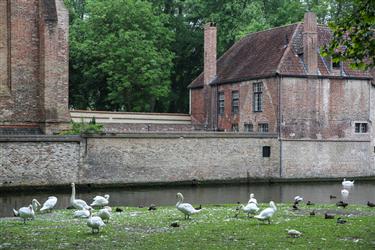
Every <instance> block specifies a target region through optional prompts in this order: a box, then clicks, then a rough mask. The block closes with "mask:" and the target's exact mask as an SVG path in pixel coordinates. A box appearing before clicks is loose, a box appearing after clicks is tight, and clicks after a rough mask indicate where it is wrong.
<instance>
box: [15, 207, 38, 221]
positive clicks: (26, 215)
mask: <svg viewBox="0 0 375 250" xmlns="http://www.w3.org/2000/svg"><path fill="white" fill-rule="evenodd" d="M13 213H14V216H17V217H21V218H22V219H23V223H24V224H25V223H26V220H27V219H30V218H31V219H34V218H35V213H34V209H33V205H29V206H28V207H21V208H20V209H18V211H17V210H15V209H13Z"/></svg>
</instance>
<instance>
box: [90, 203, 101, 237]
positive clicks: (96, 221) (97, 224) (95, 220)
mask: <svg viewBox="0 0 375 250" xmlns="http://www.w3.org/2000/svg"><path fill="white" fill-rule="evenodd" d="M91 210H92V208H91V207H90V208H89V209H88V211H89V218H88V219H87V226H88V227H91V229H92V233H95V230H97V232H98V233H99V230H100V228H101V227H105V224H104V222H103V220H102V218H100V217H99V216H92V212H91Z"/></svg>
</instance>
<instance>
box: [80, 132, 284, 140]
mask: <svg viewBox="0 0 375 250" xmlns="http://www.w3.org/2000/svg"><path fill="white" fill-rule="evenodd" d="M82 137H84V138H181V139H182V138H258V139H268V138H273V139H276V138H278V135H277V134H271V133H269V134H256V133H222V132H190V133H186V132H168V133H160V132H145V133H124V134H122V133H121V134H116V133H112V134H111V133H107V134H100V135H90V134H84V135H82Z"/></svg>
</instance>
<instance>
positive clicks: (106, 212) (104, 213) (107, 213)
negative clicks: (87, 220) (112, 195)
mask: <svg viewBox="0 0 375 250" xmlns="http://www.w3.org/2000/svg"><path fill="white" fill-rule="evenodd" d="M111 212H112V208H111V207H108V206H105V207H104V208H102V209H100V210H99V212H98V213H97V216H99V217H100V218H102V220H103V221H106V222H107V223H108V221H109V219H110V218H111Z"/></svg>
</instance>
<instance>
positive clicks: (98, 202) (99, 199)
mask: <svg viewBox="0 0 375 250" xmlns="http://www.w3.org/2000/svg"><path fill="white" fill-rule="evenodd" d="M108 203H109V194H105V195H104V197H103V196H100V195H98V196H95V197H94V201H93V202H92V203H91V204H90V206H92V207H104V206H106V205H108Z"/></svg>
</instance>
